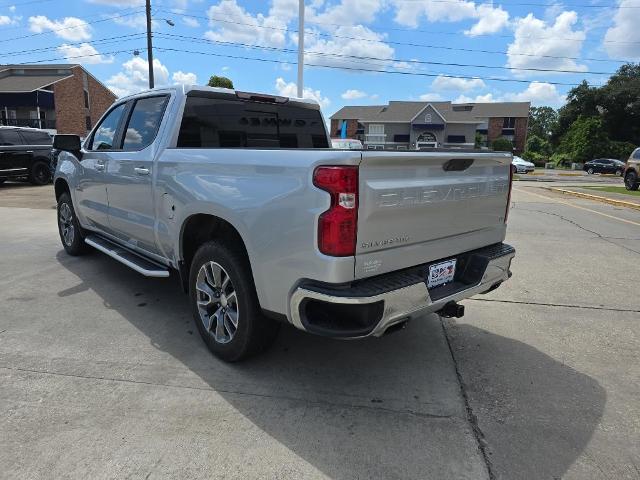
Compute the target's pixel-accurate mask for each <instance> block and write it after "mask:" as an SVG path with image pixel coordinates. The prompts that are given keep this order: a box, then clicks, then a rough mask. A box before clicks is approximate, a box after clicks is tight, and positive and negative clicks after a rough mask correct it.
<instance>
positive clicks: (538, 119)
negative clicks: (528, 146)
mask: <svg viewBox="0 0 640 480" xmlns="http://www.w3.org/2000/svg"><path fill="white" fill-rule="evenodd" d="M557 123H558V112H557V111H556V110H554V109H553V108H551V107H531V108H530V109H529V125H528V136H532V135H535V136H537V137H539V138H542V139H545V140H548V139H549V138H550V137H551V134H552V133H553V131H554V130H555V129H556V128H557V127H556V125H557Z"/></svg>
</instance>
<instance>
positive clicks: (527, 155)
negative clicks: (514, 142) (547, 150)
mask: <svg viewBox="0 0 640 480" xmlns="http://www.w3.org/2000/svg"><path fill="white" fill-rule="evenodd" d="M522 158H524V159H525V160H527V161H529V162H532V163H533V164H534V165H535V166H536V167H544V164H545V163H547V162H548V161H549V156H548V155H543V154H541V153H536V152H532V151H531V150H525V152H524V153H523V154H522Z"/></svg>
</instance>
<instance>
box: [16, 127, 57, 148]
mask: <svg viewBox="0 0 640 480" xmlns="http://www.w3.org/2000/svg"><path fill="white" fill-rule="evenodd" d="M20 135H22V138H24V143H25V144H26V145H51V143H52V141H51V137H50V136H49V134H47V133H46V132H29V131H26V130H23V131H21V132H20Z"/></svg>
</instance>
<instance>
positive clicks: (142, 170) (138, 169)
mask: <svg viewBox="0 0 640 480" xmlns="http://www.w3.org/2000/svg"><path fill="white" fill-rule="evenodd" d="M133 170H134V171H135V172H136V173H137V174H138V175H149V173H150V171H149V169H148V168H144V167H135V168H134V169H133Z"/></svg>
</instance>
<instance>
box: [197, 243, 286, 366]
mask: <svg viewBox="0 0 640 480" xmlns="http://www.w3.org/2000/svg"><path fill="white" fill-rule="evenodd" d="M214 268H215V269H217V268H220V269H221V270H218V273H219V275H221V277H220V279H221V280H224V279H225V278H228V280H229V281H228V282H227V284H226V287H224V281H215V279H213V280H214V281H210V280H211V277H213V276H214V272H213V270H212V269H214ZM220 272H221V273H220ZM203 281H204V283H205V284H204V285H203V283H202V282H203ZM196 283H197V284H198V288H196ZM216 283H221V285H218V286H216V285H215V284H216ZM220 287H222V288H220ZM206 291H210V292H211V295H209V294H208V293H205V292H206ZM227 295H228V296H227ZM189 297H190V301H191V310H192V313H193V319H194V321H195V322H196V326H197V328H198V331H199V332H200V335H201V336H202V339H203V340H204V342H205V343H206V344H207V347H208V348H209V350H211V352H212V353H213V354H214V355H215V356H217V357H218V358H220V359H222V360H224V361H227V362H237V361H240V360H244V359H245V358H248V357H250V356H252V355H255V354H257V353H259V352H261V351H263V350H265V349H266V348H268V347H269V346H270V345H271V344H272V343H273V341H274V340H275V338H276V336H277V334H278V330H279V327H280V325H279V324H278V323H277V322H276V321H274V320H272V319H270V318H268V317H266V316H265V315H263V313H262V310H261V309H260V304H259V302H258V296H257V294H256V290H255V285H254V283H253V276H252V274H251V267H250V265H249V261H248V259H247V258H246V256H245V254H244V253H243V252H242V250H238V249H234V248H231V247H228V246H227V245H225V244H223V243H220V242H216V241H210V242H207V243H204V244H203V245H201V246H200V248H199V249H198V251H197V252H196V254H195V256H194V258H193V261H192V262H191V270H190V273H189ZM232 298H233V299H235V301H234V300H233V299H232ZM198 301H200V303H201V305H198ZM234 309H235V310H234ZM225 310H226V312H225ZM220 312H222V313H220ZM231 312H234V315H235V319H236V323H235V326H234V324H233V323H232V318H233V317H228V316H227V315H228V314H229V313H231ZM214 322H216V326H214ZM206 323H207V324H206ZM218 329H219V330H218Z"/></svg>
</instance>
